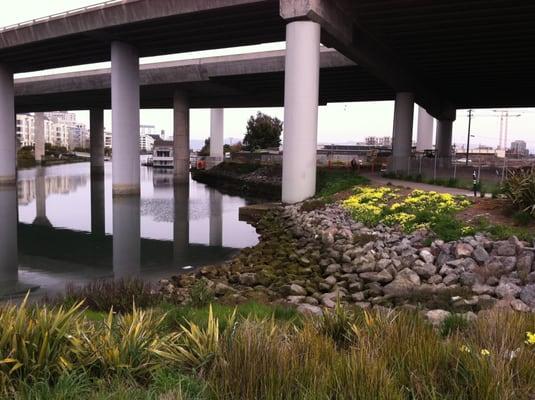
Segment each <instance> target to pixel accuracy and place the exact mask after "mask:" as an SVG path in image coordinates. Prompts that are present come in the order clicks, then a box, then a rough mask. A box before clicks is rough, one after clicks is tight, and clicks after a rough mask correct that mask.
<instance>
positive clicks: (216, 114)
mask: <svg viewBox="0 0 535 400" xmlns="http://www.w3.org/2000/svg"><path fill="white" fill-rule="evenodd" d="M224 120H225V111H224V109H222V108H212V109H211V110H210V157H211V158H212V162H213V164H214V165H217V164H219V163H220V162H222V161H223V145H224V140H225V139H224V136H225V130H224Z"/></svg>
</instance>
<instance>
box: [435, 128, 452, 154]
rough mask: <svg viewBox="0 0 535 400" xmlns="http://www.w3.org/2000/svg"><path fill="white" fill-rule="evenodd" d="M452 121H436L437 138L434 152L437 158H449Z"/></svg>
mask: <svg viewBox="0 0 535 400" xmlns="http://www.w3.org/2000/svg"><path fill="white" fill-rule="evenodd" d="M452 128H453V121H448V120H438V121H437V138H436V150H437V156H438V158H442V159H449V158H451V143H452V142H451V139H452V134H451V133H452Z"/></svg>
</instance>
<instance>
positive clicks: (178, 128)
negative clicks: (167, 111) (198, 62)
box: [173, 90, 190, 184]
mask: <svg viewBox="0 0 535 400" xmlns="http://www.w3.org/2000/svg"><path fill="white" fill-rule="evenodd" d="M173 127H174V133H173V143H174V149H173V158H174V180H175V182H177V183H181V184H187V183H189V168H190V163H189V136H190V132H189V97H188V94H187V93H185V92H183V91H179V90H177V91H175V93H174V98H173Z"/></svg>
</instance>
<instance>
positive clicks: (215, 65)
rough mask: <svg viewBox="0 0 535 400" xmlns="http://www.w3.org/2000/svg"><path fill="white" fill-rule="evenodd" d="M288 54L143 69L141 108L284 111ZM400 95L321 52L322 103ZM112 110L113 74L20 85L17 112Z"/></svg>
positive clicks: (270, 53)
mask: <svg viewBox="0 0 535 400" xmlns="http://www.w3.org/2000/svg"><path fill="white" fill-rule="evenodd" d="M284 56H285V52H284V51H283V50H278V51H266V52H257V53H250V54H241V55H231V56H221V57H208V58H201V59H192V60H184V61H170V62H162V63H151V64H144V65H141V66H140V69H139V85H140V106H141V108H173V96H174V93H175V91H177V90H179V91H185V92H186V91H187V93H188V96H189V107H190V108H231V107H282V106H284ZM394 97H395V92H394V91H393V90H392V89H391V88H390V87H388V85H385V84H384V83H382V82H381V81H380V80H378V79H377V78H375V77H373V76H372V75H370V74H369V73H368V72H367V71H366V70H364V69H363V68H362V67H359V66H358V65H356V64H355V63H354V62H353V61H351V60H349V59H348V58H346V57H345V56H343V55H342V54H340V53H338V52H337V51H336V50H333V49H327V48H322V50H321V52H320V87H319V103H320V104H327V103H328V102H349V101H370V100H393V99H394ZM92 108H93V109H94V108H103V109H110V108H111V69H110V68H106V69H99V70H91V71H83V72H72V73H64V74H53V75H48V76H38V77H32V78H23V79H16V80H15V109H16V112H17V113H21V112H38V111H55V110H87V109H92Z"/></svg>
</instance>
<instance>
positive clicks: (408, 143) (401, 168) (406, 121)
mask: <svg viewBox="0 0 535 400" xmlns="http://www.w3.org/2000/svg"><path fill="white" fill-rule="evenodd" d="M413 116H414V94H412V93H407V92H402V93H397V94H396V103H395V105H394V126H393V133H392V165H391V169H392V171H393V172H401V173H406V172H407V171H408V169H409V168H408V165H409V160H410V156H411V147H412V124H413Z"/></svg>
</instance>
